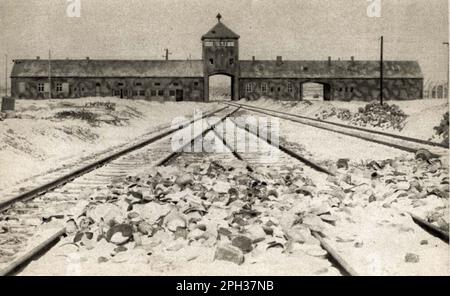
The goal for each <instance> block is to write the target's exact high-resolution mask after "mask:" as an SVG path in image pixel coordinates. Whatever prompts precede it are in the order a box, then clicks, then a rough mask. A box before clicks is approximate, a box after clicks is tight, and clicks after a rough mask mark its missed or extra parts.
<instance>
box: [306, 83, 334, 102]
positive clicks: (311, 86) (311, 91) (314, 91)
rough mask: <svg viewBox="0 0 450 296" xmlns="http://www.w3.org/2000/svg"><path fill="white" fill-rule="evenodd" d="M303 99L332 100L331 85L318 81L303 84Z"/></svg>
mask: <svg viewBox="0 0 450 296" xmlns="http://www.w3.org/2000/svg"><path fill="white" fill-rule="evenodd" d="M302 100H308V101H330V100H331V86H330V85H329V84H322V83H316V82H306V83H303V84H302Z"/></svg>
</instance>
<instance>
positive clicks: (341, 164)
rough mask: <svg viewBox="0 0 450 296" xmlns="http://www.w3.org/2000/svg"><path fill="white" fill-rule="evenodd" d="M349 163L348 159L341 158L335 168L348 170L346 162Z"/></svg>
mask: <svg viewBox="0 0 450 296" xmlns="http://www.w3.org/2000/svg"><path fill="white" fill-rule="evenodd" d="M349 161H350V159H348V158H341V159H339V160H338V161H337V163H336V166H337V168H338V169H346V170H348V168H349V166H348V162H349Z"/></svg>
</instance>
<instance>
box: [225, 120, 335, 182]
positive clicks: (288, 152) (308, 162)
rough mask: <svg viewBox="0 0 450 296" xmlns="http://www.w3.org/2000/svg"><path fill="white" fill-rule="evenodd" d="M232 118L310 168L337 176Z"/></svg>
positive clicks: (245, 128)
mask: <svg viewBox="0 0 450 296" xmlns="http://www.w3.org/2000/svg"><path fill="white" fill-rule="evenodd" d="M230 120H231V121H232V122H233V123H234V124H235V125H236V126H237V127H238V128H240V129H243V130H245V131H247V132H248V133H250V134H252V135H255V136H257V137H258V138H260V139H262V140H264V141H266V142H267V143H268V144H270V145H272V146H273V147H275V148H278V149H279V150H281V151H282V152H284V153H286V154H287V155H289V156H291V157H293V158H295V159H297V160H299V161H301V162H303V163H304V164H306V165H307V166H309V167H310V168H312V169H314V170H316V171H318V172H320V173H325V174H327V175H330V176H335V174H333V173H332V172H330V171H329V170H327V169H326V168H323V167H321V166H320V165H318V164H317V163H315V162H314V161H311V160H309V159H307V158H305V157H304V156H302V155H300V154H298V153H297V152H295V151H292V150H290V149H288V148H286V147H284V146H282V145H280V144H279V143H274V142H273V141H272V140H271V139H269V138H267V139H266V138H264V137H261V136H260V135H259V134H258V133H256V132H254V131H252V130H250V129H249V128H248V127H247V126H242V125H240V124H237V123H236V122H235V121H234V120H232V119H230Z"/></svg>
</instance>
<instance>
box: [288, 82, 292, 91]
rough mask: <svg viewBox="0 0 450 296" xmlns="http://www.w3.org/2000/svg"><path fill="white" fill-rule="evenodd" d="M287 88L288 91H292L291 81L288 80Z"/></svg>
mask: <svg viewBox="0 0 450 296" xmlns="http://www.w3.org/2000/svg"><path fill="white" fill-rule="evenodd" d="M287 89H288V92H290V93H292V91H293V88H292V83H290V82H288V85H287Z"/></svg>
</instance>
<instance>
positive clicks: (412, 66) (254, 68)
mask: <svg viewBox="0 0 450 296" xmlns="http://www.w3.org/2000/svg"><path fill="white" fill-rule="evenodd" d="M240 64H241V76H240V77H241V78H306V79H307V78H379V77H380V62H379V61H331V62H329V61H326V60H325V61H278V62H277V61H273V60H271V61H261V60H255V61H252V60H250V61H240ZM383 64H384V71H383V72H384V77H385V78H423V74H422V70H421V69H420V65H419V63H418V62H417V61H385V62H384V63H383Z"/></svg>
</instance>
